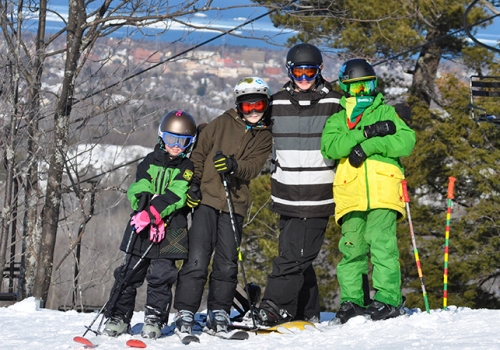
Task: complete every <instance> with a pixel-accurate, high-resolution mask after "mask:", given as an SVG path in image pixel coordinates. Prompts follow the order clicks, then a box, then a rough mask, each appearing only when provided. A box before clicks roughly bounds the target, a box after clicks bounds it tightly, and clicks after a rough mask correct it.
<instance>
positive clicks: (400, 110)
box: [394, 102, 411, 124]
mask: <svg viewBox="0 0 500 350" xmlns="http://www.w3.org/2000/svg"><path fill="white" fill-rule="evenodd" d="M394 109H395V110H396V113H397V114H398V115H399V117H400V118H401V119H403V120H404V121H405V122H406V123H407V124H408V123H411V107H410V105H409V104H408V103H406V102H400V103H396V104H395V105H394Z"/></svg>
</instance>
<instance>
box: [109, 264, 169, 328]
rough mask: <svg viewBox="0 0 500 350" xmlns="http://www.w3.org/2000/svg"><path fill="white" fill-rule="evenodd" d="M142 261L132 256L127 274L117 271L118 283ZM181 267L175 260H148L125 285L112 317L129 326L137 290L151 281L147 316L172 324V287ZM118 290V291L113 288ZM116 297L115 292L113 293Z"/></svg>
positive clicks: (118, 269)
mask: <svg viewBox="0 0 500 350" xmlns="http://www.w3.org/2000/svg"><path fill="white" fill-rule="evenodd" d="M139 260H140V257H139V256H137V255H131V256H130V258H129V261H128V262H127V264H126V265H125V270H124V271H122V267H121V266H119V267H118V268H117V269H116V270H115V280H117V281H118V280H119V279H120V278H123V276H127V275H129V274H130V272H131V270H132V268H133V266H135V264H136V263H137V262H138V261H139ZM177 272H178V271H177V267H176V266H175V260H174V259H164V258H160V259H148V258H145V259H143V260H142V262H141V263H140V264H139V265H138V266H137V267H136V268H135V270H134V271H133V272H132V274H131V275H130V278H129V279H128V281H127V282H126V283H125V288H124V289H123V291H122V293H121V294H120V295H119V296H118V299H117V302H116V305H115V307H114V308H113V309H112V310H110V313H111V314H112V315H120V316H121V317H122V318H123V319H124V320H125V321H126V322H127V323H130V319H131V318H132V315H133V312H134V307H135V297H136V295H137V289H138V288H139V287H140V286H142V284H143V283H144V279H146V280H147V282H148V285H147V296H146V305H145V308H146V316H147V315H148V313H153V314H155V315H157V316H160V318H161V320H162V322H163V323H168V315H169V312H170V306H171V305H172V285H173V284H174V283H175V281H176V280H177ZM113 289H114V288H113ZM111 293H113V290H112V291H111Z"/></svg>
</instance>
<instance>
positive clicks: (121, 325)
mask: <svg viewBox="0 0 500 350" xmlns="http://www.w3.org/2000/svg"><path fill="white" fill-rule="evenodd" d="M129 326H130V325H129V324H128V323H127V322H126V321H125V320H124V319H123V317H122V316H120V315H113V316H111V317H110V318H108V320H107V321H106V323H105V324H104V330H103V331H102V333H103V334H105V335H107V336H109V337H117V336H119V335H120V334H123V333H126V332H127V331H128V328H129Z"/></svg>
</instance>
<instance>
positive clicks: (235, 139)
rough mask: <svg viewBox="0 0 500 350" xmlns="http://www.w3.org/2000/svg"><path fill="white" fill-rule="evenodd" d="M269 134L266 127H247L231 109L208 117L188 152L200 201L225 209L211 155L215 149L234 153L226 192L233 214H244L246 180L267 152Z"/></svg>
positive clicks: (247, 194)
mask: <svg viewBox="0 0 500 350" xmlns="http://www.w3.org/2000/svg"><path fill="white" fill-rule="evenodd" d="M271 144H272V136H271V131H270V129H269V126H262V127H254V128H247V125H246V124H245V122H244V121H243V120H242V119H241V118H240V117H239V116H238V113H237V112H236V110H235V109H234V108H231V109H229V110H227V111H226V112H224V113H223V114H222V115H220V116H219V117H217V118H215V119H214V120H212V121H211V122H210V123H208V124H207V126H206V127H205V128H204V129H203V131H202V132H201V133H200V135H199V137H198V141H197V144H196V147H195V148H194V150H193V153H192V154H191V157H190V159H191V161H192V162H193V164H194V176H196V177H197V178H199V179H201V186H200V189H201V193H202V200H201V203H202V204H205V205H208V206H210V207H212V208H215V209H218V210H222V211H224V212H228V211H229V209H228V207H227V201H226V194H225V190H224V187H223V185H222V181H221V177H220V175H219V174H218V173H217V171H216V170H215V166H214V161H213V158H214V156H215V154H216V152H217V151H221V152H222V153H224V154H225V155H226V156H231V155H234V159H235V160H236V162H237V163H238V168H237V170H236V171H235V172H234V173H233V174H231V175H229V177H230V182H229V191H230V193H231V200H232V203H233V207H234V211H235V213H236V214H239V215H242V216H245V215H246V213H247V210H248V207H249V205H250V200H251V199H250V190H249V188H248V186H249V183H250V180H251V179H253V178H255V177H257V176H258V175H259V174H260V172H261V171H262V168H263V166H264V163H265V162H266V160H267V158H268V156H269V154H270V153H271Z"/></svg>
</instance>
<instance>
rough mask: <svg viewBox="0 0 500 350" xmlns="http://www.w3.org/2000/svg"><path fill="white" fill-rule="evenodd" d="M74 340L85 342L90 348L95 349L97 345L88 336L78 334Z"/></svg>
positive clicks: (80, 342)
mask: <svg viewBox="0 0 500 350" xmlns="http://www.w3.org/2000/svg"><path fill="white" fill-rule="evenodd" d="M73 341H75V342H77V343H79V344H83V345H85V347H86V348H90V349H93V348H95V347H96V346H97V345H95V344H94V343H92V342H91V341H90V340H88V339H87V338H84V337H79V336H76V337H74V338H73Z"/></svg>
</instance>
